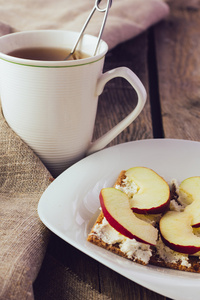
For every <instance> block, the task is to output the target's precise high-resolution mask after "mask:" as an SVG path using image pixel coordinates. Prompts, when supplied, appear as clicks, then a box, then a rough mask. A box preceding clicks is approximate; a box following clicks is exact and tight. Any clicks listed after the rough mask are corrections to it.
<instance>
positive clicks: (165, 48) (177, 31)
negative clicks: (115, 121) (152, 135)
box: [155, 8, 200, 140]
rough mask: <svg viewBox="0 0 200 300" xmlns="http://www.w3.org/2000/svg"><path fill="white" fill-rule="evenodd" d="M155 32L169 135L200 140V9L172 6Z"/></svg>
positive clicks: (160, 83)
mask: <svg viewBox="0 0 200 300" xmlns="http://www.w3.org/2000/svg"><path fill="white" fill-rule="evenodd" d="M155 33H156V35H155V36H156V52H157V65H158V77H159V93H160V101H161V109H162V117H163V128H164V134H165V137H167V138H180V139H190V140H200V126H199V125H200V39H199V34H200V10H195V9H187V8H184V9H181V8H172V10H171V14H170V17H169V19H168V20H167V21H166V22H162V23H161V24H160V26H156V27H155Z"/></svg>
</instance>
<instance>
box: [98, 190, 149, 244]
mask: <svg viewBox="0 0 200 300" xmlns="http://www.w3.org/2000/svg"><path fill="white" fill-rule="evenodd" d="M99 199H100V204H101V209H102V212H103V214H104V217H105V218H106V220H107V221H108V223H109V224H110V225H111V226H112V227H113V228H114V229H115V230H117V231H118V232H119V233H121V234H122V235H124V236H126V237H128V238H129V239H135V240H136V241H138V242H140V243H143V244H147V245H149V243H147V242H146V241H144V240H142V239H140V238H138V237H137V236H135V235H133V234H132V233H131V232H130V231H128V230H127V229H126V228H125V227H123V226H122V225H121V224H120V223H118V222H117V221H116V220H115V219H114V218H113V217H112V216H111V214H110V213H109V212H108V211H107V209H106V206H105V204H104V200H103V196H102V194H101V192H100V194H99Z"/></svg>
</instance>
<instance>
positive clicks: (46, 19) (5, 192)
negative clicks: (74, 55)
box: [0, 0, 169, 300]
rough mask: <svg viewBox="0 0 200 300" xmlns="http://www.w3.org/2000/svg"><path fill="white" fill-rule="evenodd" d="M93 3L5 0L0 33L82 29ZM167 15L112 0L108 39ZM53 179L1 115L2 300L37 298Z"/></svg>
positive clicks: (164, 10)
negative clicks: (42, 202) (42, 203)
mask: <svg viewBox="0 0 200 300" xmlns="http://www.w3.org/2000/svg"><path fill="white" fill-rule="evenodd" d="M93 4H94V1H93V0H84V1H81V0H79V1H78V0H76V1H71V0H56V1H55V0H48V1H43V0H29V1H27V0H18V1H16V0H9V1H4V0H0V7H1V15H0V35H3V34H9V33H10V32H12V31H13V28H15V30H31V29H50V28H53V29H71V30H78V31H79V30H80V29H81V28H82V25H83V23H84V22H85V19H86V17H87V16H88V14H89V12H90V10H91V8H92V6H93ZM168 12H169V9H168V6H167V5H166V4H165V3H164V2H163V1H162V0H123V1H122V0H113V5H112V8H111V10H110V14H109V17H108V21H107V25H106V28H105V32H104V39H105V40H106V41H107V42H108V44H109V47H110V48H112V47H114V46H116V45H117V44H118V43H121V42H123V41H125V40H127V39H130V38H132V37H134V36H136V35H138V34H139V33H141V32H142V31H144V30H145V29H146V28H148V27H149V26H150V25H152V24H154V23H156V22H158V21H159V20H161V19H162V18H164V17H165V16H166V15H167V14H168ZM101 22H102V14H100V13H99V14H96V15H95V16H94V18H93V23H91V24H90V27H89V28H88V31H87V32H88V33H92V34H94V35H98V32H99V27H100V24H101ZM6 24H9V25H6ZM51 181H52V177H51V174H50V173H49V172H48V170H47V169H46V168H45V166H44V165H43V164H42V163H41V161H40V160H39V159H38V158H37V157H36V156H35V154H34V153H33V152H32V150H31V149H30V148H29V147H28V146H27V145H25V144H24V143H23V142H22V140H21V139H20V138H19V137H18V136H17V135H16V134H15V133H14V132H13V131H12V130H11V129H10V128H9V126H8V125H7V123H6V121H5V119H4V118H3V116H2V114H1V113H0V212H1V220H0V260H1V263H0V299H1V300H9V299H14V300H18V299H20V300H23V299H33V298H34V296H33V289H32V284H33V282H34V280H35V278H36V276H37V274H38V272H39V268H40V266H41V263H42V260H43V257H44V254H45V250H46V246H47V243H48V237H49V231H48V229H47V228H45V226H44V225H43V224H42V223H41V221H40V220H39V218H38V215H37V205H38V201H39V199H40V196H41V194H42V193H43V192H44V190H45V189H46V188H47V187H48V186H49V184H50V183H51ZM66 274H67V275H66ZM65 276H66V280H67V276H69V277H70V276H71V275H70V272H67V271H66V273H65ZM69 277H68V278H69ZM71 280H73V276H71ZM79 286H81V288H79ZM83 288H84V289H87V290H88V291H89V292H86V294H88V295H89V294H90V295H91V297H90V298H91V299H92V297H93V296H92V295H95V296H94V297H95V299H99V297H97V293H96V292H94V293H93V292H92V291H91V289H90V287H88V286H83V284H81V285H79V284H77V289H79V290H77V293H79V294H80V295H81V291H82V290H83ZM102 297H103V295H102ZM102 297H101V299H103V298H102ZM71 299H73V295H72V297H71ZM80 299H81V298H80ZM104 299H105V298H104Z"/></svg>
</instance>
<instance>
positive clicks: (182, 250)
mask: <svg viewBox="0 0 200 300" xmlns="http://www.w3.org/2000/svg"><path fill="white" fill-rule="evenodd" d="M160 235H161V239H162V241H163V243H164V244H165V245H166V246H167V247H169V248H170V249H172V250H174V251H176V252H180V253H184V254H190V255H191V254H194V253H196V252H198V251H200V247H195V246H183V245H176V244H173V243H170V242H169V241H167V240H166V239H165V238H164V237H163V236H162V234H160Z"/></svg>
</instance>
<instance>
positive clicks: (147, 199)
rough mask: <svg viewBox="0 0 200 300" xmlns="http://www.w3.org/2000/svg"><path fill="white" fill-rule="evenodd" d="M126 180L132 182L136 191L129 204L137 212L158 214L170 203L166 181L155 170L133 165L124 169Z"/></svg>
mask: <svg viewBox="0 0 200 300" xmlns="http://www.w3.org/2000/svg"><path fill="white" fill-rule="evenodd" d="M125 175H126V176H127V180H128V181H130V182H134V183H135V185H136V186H137V191H136V193H134V195H133V197H132V198H131V199H130V206H131V208H132V210H133V211H134V212H135V213H138V214H147V213H148V214H159V213H163V212H164V211H166V210H167V209H168V207H169V203H170V189H169V185H168V184H167V182H166V181H165V180H164V179H163V178H162V177H161V176H159V175H158V174H157V173H156V172H154V171H153V170H151V169H149V168H145V167H134V168H131V169H129V170H127V171H126V173H125Z"/></svg>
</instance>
